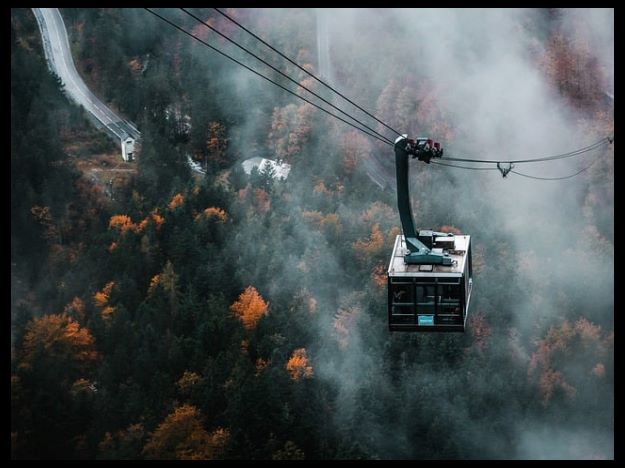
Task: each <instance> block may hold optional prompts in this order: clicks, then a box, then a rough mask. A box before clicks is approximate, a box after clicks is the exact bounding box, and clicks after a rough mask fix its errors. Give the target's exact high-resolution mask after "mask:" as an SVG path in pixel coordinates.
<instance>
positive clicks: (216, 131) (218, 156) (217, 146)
mask: <svg viewBox="0 0 625 468" xmlns="http://www.w3.org/2000/svg"><path fill="white" fill-rule="evenodd" d="M227 146H228V140H227V139H226V129H225V128H224V126H223V125H222V124H220V123H219V122H209V123H208V139H207V140H206V149H207V150H208V157H209V158H210V159H211V160H212V161H214V162H215V163H217V164H222V163H224V162H225V159H226V147H227Z"/></svg>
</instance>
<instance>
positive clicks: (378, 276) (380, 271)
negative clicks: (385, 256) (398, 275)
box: [371, 264, 387, 288]
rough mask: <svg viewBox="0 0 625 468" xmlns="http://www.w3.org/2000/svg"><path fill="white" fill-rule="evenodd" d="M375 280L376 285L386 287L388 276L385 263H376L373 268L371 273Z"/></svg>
mask: <svg viewBox="0 0 625 468" xmlns="http://www.w3.org/2000/svg"><path fill="white" fill-rule="evenodd" d="M371 277H372V279H373V282H374V283H375V284H376V286H379V287H381V288H382V287H385V286H386V282H387V278H386V267H385V266H384V265H383V264H379V265H376V266H375V267H374V268H373V273H372V274H371Z"/></svg>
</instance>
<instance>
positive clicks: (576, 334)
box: [528, 317, 611, 405]
mask: <svg viewBox="0 0 625 468" xmlns="http://www.w3.org/2000/svg"><path fill="white" fill-rule="evenodd" d="M609 337H610V335H608V337H607V338H605V339H604V338H602V333H601V327H600V326H598V325H594V324H593V323H591V322H590V321H588V320H587V319H585V318H583V317H582V318H580V319H579V320H577V321H576V322H575V323H574V324H573V325H571V324H570V322H569V321H568V320H565V321H564V322H562V324H560V325H559V326H557V327H551V328H550V329H549V331H548V332H547V336H546V337H544V338H543V339H541V340H538V341H537V342H536V351H535V352H534V353H533V354H532V357H531V359H530V362H529V367H528V375H530V376H531V375H533V374H534V372H535V371H536V370H539V371H540V377H539V382H538V384H539V389H540V392H541V395H542V397H543V405H547V404H548V403H549V400H550V399H551V396H552V394H553V390H554V388H555V387H560V388H561V389H562V390H564V392H565V394H566V395H567V396H568V397H569V398H573V397H574V396H575V393H576V391H575V388H574V387H572V386H571V385H569V384H568V383H567V381H566V379H565V377H564V375H563V374H562V372H560V371H557V370H555V369H554V367H555V366H556V362H557V358H555V356H558V355H567V356H569V355H570V354H571V353H581V352H583V353H585V354H586V355H589V356H590V357H592V358H595V359H596V358H597V357H600V356H602V355H603V354H604V353H605V352H606V348H608V347H610V346H611V345H610V341H609ZM580 362H583V361H581V360H580ZM594 362H595V363H596V362H597V361H596V360H595V361H594ZM588 372H590V373H592V374H594V375H595V376H596V377H602V376H603V375H604V374H605V366H604V365H603V364H602V363H597V364H595V365H594V366H593V367H592V368H589V369H588Z"/></svg>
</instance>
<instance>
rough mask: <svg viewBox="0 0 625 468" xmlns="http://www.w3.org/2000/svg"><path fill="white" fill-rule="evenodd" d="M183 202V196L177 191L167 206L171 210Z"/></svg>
mask: <svg viewBox="0 0 625 468" xmlns="http://www.w3.org/2000/svg"><path fill="white" fill-rule="evenodd" d="M183 203H184V197H183V196H182V195H181V194H180V193H177V194H176V195H174V196H173V197H172V199H171V201H170V202H169V205H167V207H168V208H169V209H170V210H172V211H173V210H175V209H176V208H178V207H179V206H180V205H182V204H183Z"/></svg>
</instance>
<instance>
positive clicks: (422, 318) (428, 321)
mask: <svg viewBox="0 0 625 468" xmlns="http://www.w3.org/2000/svg"><path fill="white" fill-rule="evenodd" d="M417 323H418V325H434V316H433V315H419V316H418V322H417Z"/></svg>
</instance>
